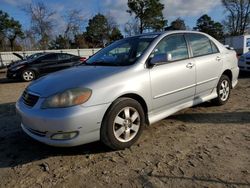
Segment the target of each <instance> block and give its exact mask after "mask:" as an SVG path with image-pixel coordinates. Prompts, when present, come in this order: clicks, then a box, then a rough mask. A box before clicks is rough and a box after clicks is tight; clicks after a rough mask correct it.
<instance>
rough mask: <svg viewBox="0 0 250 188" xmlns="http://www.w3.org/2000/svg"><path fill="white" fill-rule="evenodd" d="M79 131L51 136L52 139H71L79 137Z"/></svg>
mask: <svg viewBox="0 0 250 188" xmlns="http://www.w3.org/2000/svg"><path fill="white" fill-rule="evenodd" d="M77 135H78V132H77V131H75V132H68V133H56V134H53V135H52V136H51V139H52V140H71V139H73V138H75V137H77Z"/></svg>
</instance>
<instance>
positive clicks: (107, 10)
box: [0, 0, 225, 29]
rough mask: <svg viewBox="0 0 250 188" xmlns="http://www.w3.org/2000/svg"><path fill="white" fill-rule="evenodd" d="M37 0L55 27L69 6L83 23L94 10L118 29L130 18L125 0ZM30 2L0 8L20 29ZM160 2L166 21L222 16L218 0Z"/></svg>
mask: <svg viewBox="0 0 250 188" xmlns="http://www.w3.org/2000/svg"><path fill="white" fill-rule="evenodd" d="M37 1H42V2H44V4H46V5H47V6H48V7H50V9H51V10H55V11H57V14H56V15H55V18H56V19H57V20H58V21H59V25H58V29H60V28H62V27H63V25H64V21H63V19H62V18H61V16H62V15H64V14H65V12H67V11H68V10H70V9H80V10H82V16H84V18H85V19H86V23H87V20H88V19H89V18H91V17H92V16H94V15H95V14H97V13H98V12H99V13H103V14H110V15H112V16H113V17H114V18H115V19H116V22H117V23H118V24H119V25H120V27H121V28H123V24H124V23H126V22H127V21H128V20H129V19H130V15H129V14H128V13H127V12H126V10H127V9H128V7H127V0H33V2H37ZM30 2H32V0H0V9H1V10H3V11H5V12H7V13H8V14H9V15H10V16H11V17H14V18H15V19H16V20H19V21H20V22H21V24H22V25H23V27H24V28H28V27H29V24H30V21H29V18H28V17H27V15H26V14H25V13H24V12H23V11H22V10H21V9H22V7H23V6H24V5H25V4H27V3H30ZM161 2H162V3H163V4H164V5H165V9H164V11H163V14H164V17H165V18H166V19H167V20H169V23H170V22H171V21H173V20H174V19H176V18H178V17H181V18H182V19H184V20H185V22H186V24H187V25H188V26H189V27H190V28H192V27H194V26H195V24H196V20H197V19H198V18H199V17H200V16H201V15H203V14H208V15H209V16H211V17H212V18H213V19H214V20H216V21H222V20H223V19H224V17H225V15H224V9H223V7H222V6H221V3H220V0H161Z"/></svg>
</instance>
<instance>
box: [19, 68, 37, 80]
mask: <svg viewBox="0 0 250 188" xmlns="http://www.w3.org/2000/svg"><path fill="white" fill-rule="evenodd" d="M35 78H36V76H35V72H34V71H32V70H24V71H23V73H22V79H23V81H25V82H30V81H32V80H34V79H35Z"/></svg>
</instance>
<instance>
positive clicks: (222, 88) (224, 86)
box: [213, 75, 231, 106]
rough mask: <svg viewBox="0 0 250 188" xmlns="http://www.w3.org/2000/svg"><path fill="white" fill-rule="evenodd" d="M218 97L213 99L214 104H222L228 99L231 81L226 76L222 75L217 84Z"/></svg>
mask: <svg viewBox="0 0 250 188" xmlns="http://www.w3.org/2000/svg"><path fill="white" fill-rule="evenodd" d="M217 94H218V97H217V98H216V99H214V100H213V102H214V104H216V105H219V106H220V105H224V104H226V103H227V101H228V100H229V97H230V94H231V81H230V79H229V77H228V76H226V75H222V76H221V78H220V80H219V83H218V85H217Z"/></svg>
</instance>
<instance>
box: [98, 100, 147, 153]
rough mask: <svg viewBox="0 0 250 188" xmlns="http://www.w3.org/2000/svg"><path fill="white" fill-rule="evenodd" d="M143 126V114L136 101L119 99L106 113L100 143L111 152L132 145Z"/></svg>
mask: <svg viewBox="0 0 250 188" xmlns="http://www.w3.org/2000/svg"><path fill="white" fill-rule="evenodd" d="M144 125H145V114H144V111H143V108H142V106H141V105H140V103H138V102H137V101H136V100H133V99H130V98H119V99H117V100H116V101H115V102H114V103H113V104H112V105H111V107H110V108H109V109H108V111H107V112H106V114H105V116H104V119H103V121H102V126H101V135H100V136H101V141H102V142H103V143H104V144H105V145H107V146H108V147H109V148H111V149H113V150H122V149H125V148H128V147H130V146H131V145H133V144H134V143H135V142H136V141H137V140H138V138H139V137H140V135H141V133H142V131H143V129H144Z"/></svg>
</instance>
